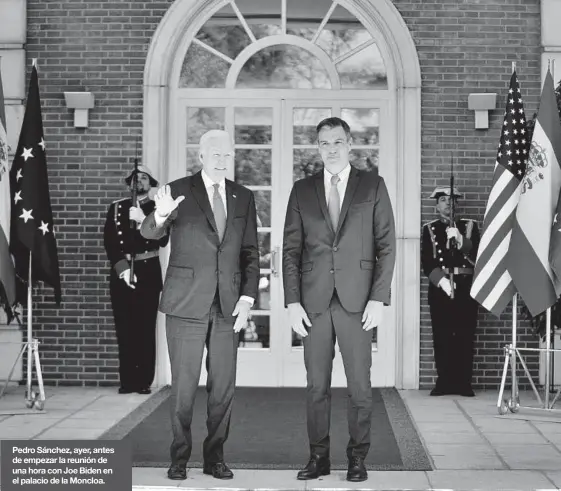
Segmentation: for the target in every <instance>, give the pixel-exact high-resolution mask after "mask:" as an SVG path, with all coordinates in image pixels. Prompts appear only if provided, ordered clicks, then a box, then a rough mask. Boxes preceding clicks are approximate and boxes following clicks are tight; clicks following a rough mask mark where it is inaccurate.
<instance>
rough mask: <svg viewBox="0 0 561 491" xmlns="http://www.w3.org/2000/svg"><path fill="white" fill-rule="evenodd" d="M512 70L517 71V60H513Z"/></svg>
mask: <svg viewBox="0 0 561 491" xmlns="http://www.w3.org/2000/svg"><path fill="white" fill-rule="evenodd" d="M512 71H513V72H515V71H516V62H515V61H513V62H512Z"/></svg>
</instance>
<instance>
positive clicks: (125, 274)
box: [119, 269, 136, 289]
mask: <svg viewBox="0 0 561 491" xmlns="http://www.w3.org/2000/svg"><path fill="white" fill-rule="evenodd" d="M119 278H121V279H122V280H124V281H125V283H126V284H127V286H128V287H129V288H133V289H134V288H136V286H134V283H136V275H134V283H131V270H130V269H125V270H124V271H123V272H122V273H121V274H120V275H119Z"/></svg>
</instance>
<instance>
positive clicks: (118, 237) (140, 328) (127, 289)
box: [103, 165, 168, 394]
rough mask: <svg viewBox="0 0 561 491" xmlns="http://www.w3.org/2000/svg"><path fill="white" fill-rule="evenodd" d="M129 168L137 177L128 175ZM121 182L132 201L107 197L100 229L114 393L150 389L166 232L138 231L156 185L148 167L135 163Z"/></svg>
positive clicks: (148, 209) (156, 182)
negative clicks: (113, 347) (148, 234)
mask: <svg viewBox="0 0 561 491" xmlns="http://www.w3.org/2000/svg"><path fill="white" fill-rule="evenodd" d="M135 172H136V176H137V178H136V179H133V177H134V175H135ZM125 182H126V183H127V185H128V186H129V188H130V189H131V192H132V195H133V197H136V203H135V206H133V199H132V198H130V197H129V198H123V199H121V200H117V201H115V202H114V203H112V204H111V206H110V207H109V212H108V213H107V219H106V221H105V228H104V235H103V241H104V246H105V250H106V252H107V257H108V259H109V262H110V263H111V272H110V275H109V290H110V294H111V306H112V308H113V316H114V319H115V330H116V333H117V342H118V345H119V378H120V381H121V387H120V388H119V394H130V393H132V392H138V393H139V394H150V385H151V384H152V381H153V380H154V370H155V362H156V317H157V313H158V303H159V300H160V292H161V291H162V272H161V268H160V260H159V250H160V247H165V245H166V244H167V241H168V237H167V236H166V237H164V238H162V239H160V240H147V239H145V238H144V237H142V236H141V235H140V225H141V223H142V221H143V220H144V218H145V217H146V216H147V215H149V214H150V213H152V211H154V201H152V199H150V197H149V191H150V189H151V188H156V187H157V185H158V181H156V179H154V177H153V175H152V172H151V171H150V169H148V168H147V167H146V166H143V165H140V166H138V170H137V171H135V170H133V171H132V172H131V173H130V174H129V175H128V176H127V177H126V178H125ZM135 195H136V196H135ZM131 269H132V270H133V274H132V278H131Z"/></svg>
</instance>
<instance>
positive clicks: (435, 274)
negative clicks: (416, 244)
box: [429, 268, 446, 286]
mask: <svg viewBox="0 0 561 491" xmlns="http://www.w3.org/2000/svg"><path fill="white" fill-rule="evenodd" d="M445 276H446V274H445V273H444V271H442V269H440V268H434V269H433V270H432V271H431V273H430V274H429V280H430V282H431V283H432V284H433V285H434V286H438V283H440V280H441V279H442V278H444V277H445Z"/></svg>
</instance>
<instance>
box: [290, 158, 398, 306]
mask: <svg viewBox="0 0 561 491" xmlns="http://www.w3.org/2000/svg"><path fill="white" fill-rule="evenodd" d="M394 265H395V224H394V217H393V211H392V206H391V202H390V198H389V195H388V191H387V188H386V185H385V183H384V180H383V178H382V177H380V176H378V175H376V174H373V173H370V172H365V171H360V170H357V169H356V168H354V167H353V168H352V169H351V172H350V174H349V181H348V183H347V188H346V191H345V196H344V198H343V204H342V207H341V214H340V217H339V223H338V226H337V230H333V227H332V225H331V221H330V219H329V213H328V211H327V202H326V199H325V186H324V182H323V172H318V173H317V174H315V175H314V176H312V177H308V178H305V179H302V180H300V181H297V182H296V183H295V184H294V187H293V188H292V193H291V194H290V199H289V202H288V207H287V210H286V220H285V224H284V240H283V281H284V297H285V304H290V303H294V302H301V303H302V305H303V306H304V309H305V310H306V312H308V313H322V312H324V311H325V310H326V309H327V308H328V307H329V303H330V301H331V298H332V296H333V291H334V290H335V289H336V290H337V294H338V296H339V299H340V300H341V304H342V305H343V307H344V308H345V309H346V310H347V311H349V312H360V311H362V310H364V308H365V306H366V304H367V302H368V301H369V300H377V301H380V302H383V303H384V304H386V305H389V303H390V287H391V281H392V276H393V270H394Z"/></svg>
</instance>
